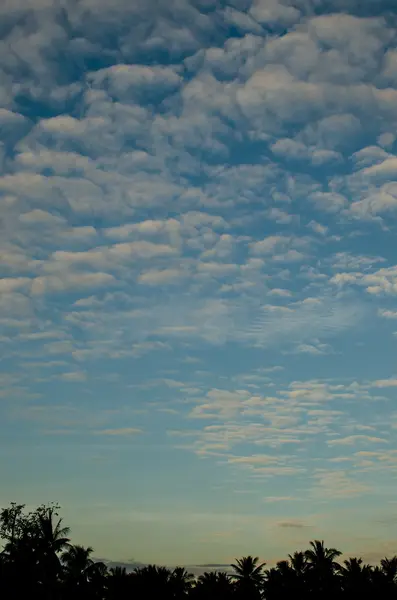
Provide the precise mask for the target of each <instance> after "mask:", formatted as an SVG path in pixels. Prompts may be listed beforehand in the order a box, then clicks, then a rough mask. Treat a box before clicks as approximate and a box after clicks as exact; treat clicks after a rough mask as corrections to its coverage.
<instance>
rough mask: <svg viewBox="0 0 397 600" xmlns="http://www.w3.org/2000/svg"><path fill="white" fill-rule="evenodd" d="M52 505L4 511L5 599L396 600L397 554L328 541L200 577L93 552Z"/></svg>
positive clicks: (1, 574)
mask: <svg viewBox="0 0 397 600" xmlns="http://www.w3.org/2000/svg"><path fill="white" fill-rule="evenodd" d="M58 510H59V508H58V506H57V505H55V504H50V505H42V506H39V507H38V508H36V509H35V510H33V511H30V512H29V511H28V512H27V511H26V510H25V506H24V505H23V504H15V503H14V504H11V505H10V506H9V507H7V508H3V509H2V510H0V538H1V541H2V549H1V551H0V583H1V587H0V590H1V600H19V599H24V598H30V597H33V598H36V597H37V598H40V600H148V599H149V600H150V599H152V598H153V599H156V600H157V599H159V600H160V599H161V600H262V599H263V600H295V599H296V600H300V599H302V600H331V599H332V600H355V598H360V600H377V599H380V600H392V599H393V600H395V599H396V598H397V556H393V557H391V558H384V559H382V560H381V561H380V564H379V565H377V566H370V565H367V564H364V563H363V561H362V559H361V558H355V557H351V558H347V559H345V560H344V561H343V562H341V563H339V562H338V561H337V559H338V558H339V556H340V555H341V552H340V551H339V550H337V549H336V548H328V547H326V546H325V545H324V542H323V541H319V540H314V541H312V542H310V545H309V548H308V549H307V550H305V551H296V552H293V553H292V554H289V555H288V556H287V558H286V559H285V560H280V561H278V562H277V564H276V565H275V566H273V567H271V568H268V569H266V570H265V569H264V567H265V564H264V563H260V562H259V559H258V557H254V556H245V557H242V558H239V559H236V561H235V563H234V564H232V565H231V573H226V572H223V571H210V572H205V573H203V574H201V575H200V576H199V577H198V578H197V579H196V578H195V577H194V576H193V575H192V574H191V573H189V572H188V571H187V570H186V569H185V568H184V567H175V568H174V569H170V568H167V567H162V566H157V565H147V566H144V567H141V568H137V569H135V570H134V571H133V572H131V573H127V571H126V569H125V568H124V567H117V566H116V567H111V568H109V569H108V568H107V567H106V565H105V564H104V563H103V562H100V561H95V560H94V559H93V549H92V548H91V547H90V546H88V547H85V546H80V545H73V544H71V542H70V539H69V529H68V528H67V527H65V526H64V525H63V522H62V519H61V518H60V517H59V515H58Z"/></svg>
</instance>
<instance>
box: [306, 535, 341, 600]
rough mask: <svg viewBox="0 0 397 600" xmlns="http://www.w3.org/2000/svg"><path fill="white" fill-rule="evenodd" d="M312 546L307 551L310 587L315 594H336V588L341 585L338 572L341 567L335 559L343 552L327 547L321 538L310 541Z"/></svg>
mask: <svg viewBox="0 0 397 600" xmlns="http://www.w3.org/2000/svg"><path fill="white" fill-rule="evenodd" d="M310 546H311V548H309V549H308V550H306V552H305V557H306V560H307V569H308V570H307V581H308V587H309V588H310V589H311V591H312V593H313V594H318V595H322V596H323V598H328V597H331V596H335V593H336V592H335V590H336V589H337V588H338V587H339V581H338V580H337V576H336V573H337V572H338V571H339V569H340V566H339V564H338V563H337V562H336V560H335V559H336V558H338V556H340V555H341V552H340V551H339V550H337V549H336V548H326V547H325V546H324V541H320V540H314V541H313V542H310Z"/></svg>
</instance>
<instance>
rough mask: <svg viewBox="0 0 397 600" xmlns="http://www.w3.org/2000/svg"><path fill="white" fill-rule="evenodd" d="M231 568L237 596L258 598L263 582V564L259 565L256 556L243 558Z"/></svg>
mask: <svg viewBox="0 0 397 600" xmlns="http://www.w3.org/2000/svg"><path fill="white" fill-rule="evenodd" d="M231 567H232V569H233V574H232V577H233V578H234V580H235V581H236V590H237V593H238V595H239V596H241V597H244V596H252V597H259V596H260V592H261V588H262V585H263V581H264V573H263V569H264V567H265V563H259V558H258V556H255V557H253V556H244V557H243V558H240V559H238V560H236V562H235V564H232V565H231Z"/></svg>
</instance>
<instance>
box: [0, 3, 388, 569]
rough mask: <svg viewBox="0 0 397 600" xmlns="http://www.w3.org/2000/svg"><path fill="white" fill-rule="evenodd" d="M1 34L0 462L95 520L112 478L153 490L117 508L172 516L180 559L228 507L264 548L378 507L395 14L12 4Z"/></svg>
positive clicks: (383, 8)
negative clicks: (207, 508) (183, 525)
mask: <svg viewBox="0 0 397 600" xmlns="http://www.w3.org/2000/svg"><path fill="white" fill-rule="evenodd" d="M0 18H1V20H2V23H3V26H2V30H1V46H0V79H1V81H2V86H1V90H0V165H1V176H0V195H1V202H2V209H1V219H2V225H3V232H2V236H1V240H0V252H1V271H0V327H1V338H0V339H1V342H2V343H3V345H4V347H5V348H6V351H5V352H4V356H3V359H2V361H1V363H0V366H1V373H0V385H1V390H0V394H1V397H2V398H3V399H4V401H2V404H1V408H0V414H1V426H0V427H1V429H2V430H4V436H5V437H4V439H5V440H6V441H5V444H6V445H7V448H8V449H9V451H10V452H11V451H13V448H14V447H15V444H17V443H19V442H18V440H19V441H20V440H22V439H23V440H24V442H23V443H24V444H25V445H28V448H25V446H24V448H25V450H27V451H28V455H29V457H31V464H30V463H29V464H30V466H29V469H30V468H31V469H32V470H33V471H37V472H38V473H39V474H40V473H43V471H45V472H46V473H47V474H48V477H49V479H46V478H45V477H44V476H42V475H38V477H39V479H40V485H41V488H42V489H43V491H46V490H48V489H49V487H48V486H49V483H48V481H49V480H50V479H51V477H52V475H53V474H54V473H57V472H58V470H57V464H59V460H62V461H63V462H62V464H65V473H67V475H65V477H69V479H70V480H68V484H69V490H70V493H69V496H68V497H69V499H70V501H71V502H72V504H73V503H74V505H76V506H77V505H79V502H82V497H83V496H85V498H86V500H85V501H86V502H87V503H88V502H90V500H91V499H92V498H93V495H94V492H93V490H94V489H96V490H97V491H96V494H102V495H103V497H104V498H106V502H108V503H109V504H110V505H111V504H112V502H114V499H115V496H116V494H117V490H118V489H120V488H122V487H123V485H127V484H124V483H123V482H124V481H125V473H126V472H127V470H128V469H130V471H131V475H132V476H131V480H136V479H139V480H140V481H143V480H145V481H149V482H150V484H148V487H145V486H143V487H142V490H141V491H140V494H141V495H139V497H137V499H136V502H137V503H138V504H139V503H143V504H144V503H146V502H148V501H149V500H150V502H152V503H153V502H155V501H156V499H159V498H160V497H161V498H162V499H163V500H162V502H164V505H166V504H167V503H169V504H170V505H172V506H173V508H174V509H175V510H177V509H178V506H179V505H180V507H181V508H183V510H185V508H186V507H185V508H184V507H183V506H182V500H181V499H182V498H185V500H186V502H190V504H191V507H192V509H191V512H192V515H193V516H192V518H191V525H190V526H189V527H190V529H189V532H188V534H187V535H189V536H190V537H189V539H190V540H194V539H196V538H195V536H196V534H197V535H198V534H200V535H201V533H203V535H204V536H207V534H208V536H210V534H211V531H212V529H211V523H212V522H213V520H214V519H215V520H216V519H217V518H218V516H219V514H220V512H221V510H223V507H224V505H225V504H228V506H229V508H230V506H231V505H230V498H232V497H236V498H237V495H236V496H234V495H233V492H244V493H240V494H239V495H238V497H239V502H236V505H235V510H236V511H237V512H239V511H240V513H241V514H243V513H244V512H245V513H246V512H247V511H248V510H250V509H249V507H250V506H251V505H250V502H249V500H248V498H250V497H251V498H252V497H255V498H257V499H259V500H260V507H261V508H260V511H261V514H263V515H265V516H266V519H268V522H274V523H275V524H276V526H277V527H279V528H282V529H284V530H285V531H284V533H283V535H285V536H286V539H287V537H288V532H289V531H292V530H294V529H295V530H297V529H303V528H305V527H306V526H307V525H306V523H311V522H313V523H314V522H316V523H317V522H319V519H318V520H313V519H311V517H312V515H313V514H315V513H316V512H318V511H317V504H321V506H323V505H324V503H325V504H327V513H328V514H330V515H335V514H336V510H337V506H338V503H340V502H341V501H343V502H344V503H345V504H346V510H347V511H349V510H350V508H349V507H351V506H353V505H352V504H349V502H352V501H356V499H357V497H358V496H363V497H364V496H365V499H366V504H365V506H366V507H367V508H368V510H372V509H375V500H374V498H375V496H374V494H375V492H376V494H378V496H379V494H382V497H383V498H384V501H385V502H387V501H388V498H389V496H388V494H390V490H389V487H388V478H389V476H390V472H391V471H392V470H393V469H395V462H396V448H395V444H394V437H393V431H394V429H393V427H394V423H395V420H396V419H395V412H394V409H393V399H394V396H393V389H394V388H395V386H396V372H395V366H394V364H393V358H392V357H393V356H394V353H395V343H396V338H395V336H393V333H395V331H394V329H397V328H396V327H394V322H395V319H396V316H397V313H396V310H395V296H396V294H397V255H396V251H395V243H394V240H395V233H396V231H395V215H396V211H397V186H396V183H395V179H396V175H397V157H396V154H395V152H396V150H397V136H396V134H395V131H397V47H396V39H397V38H396V35H395V34H396V26H397V20H396V14H395V6H394V4H393V3H391V2H389V1H379V2H376V3H374V2H372V3H363V2H358V0H348V1H345V2H342V1H339V0H330V1H325V0H324V1H322V0H319V1H317V2H315V3H308V2H303V1H300V0H296V1H292V0H272V1H271V2H270V1H268V0H233V1H231V2H229V3H228V4H227V3H212V4H211V3H206V2H201V1H200V0H170V2H154V0H153V1H152V0H147V1H146V2H145V3H137V2H127V1H126V0H116V1H115V2H113V3H111V4H109V3H106V2H104V1H102V0H81V1H80V2H77V3H76V2H69V1H67V0H66V2H64V3H63V5H62V7H61V6H60V5H59V3H57V2H54V1H52V0H43V1H41V0H29V1H27V2H22V1H18V2H14V3H12V4H10V3H3V4H2V6H1V7H0ZM45 432H53V433H54V435H51V436H50V437H46V438H45V444H46V445H47V446H48V448H47V449H48V453H47V454H46V456H47V458H46V459H45V460H46V461H47V462H46V468H45V469H44V470H43V469H42V465H43V462H42V461H43V460H44V459H43V455H42V451H41V450H40V448H41V447H42V446H41V444H42V443H43V442H42V439H43V438H42V436H43V433H45ZM363 432H364V433H363ZM60 433H62V438H59V439H58V436H59V434H60ZM93 434H95V435H93ZM60 439H61V440H62V441H61V442H60V441H59V440H60ZM65 447H66V448H67V452H66V453H65V452H62V448H63V449H64V448H65ZM363 448H370V450H363ZM341 451H342V455H341ZM18 456H20V458H19V459H18V461H19V462H18V468H19V469H20V470H21V477H23V470H24V469H25V471H26V469H27V468H28V467H27V465H26V463H25V462H24V461H23V460H22V458H21V457H22V455H21V454H18ZM137 456H142V457H144V458H143V459H142V461H138V460H137V459H136V457H137ZM199 459H200V462H198V460H199ZM95 461H99V462H100V464H101V465H102V468H103V469H104V471H103V473H102V474H101V475H98V474H95V473H94V474H93V470H92V465H93V464H96V462H95ZM336 463H338V464H339V467H341V465H343V468H338V469H336V468H335V464H336ZM39 465H40V468H39ZM106 465H108V466H106ZM203 465H204V466H203ZM107 468H108V469H109V470H108V471H106V469H107ZM196 469H197V470H196ZM202 469H203V470H204V471H203V470H202ZM87 473H91V476H92V477H93V481H94V484H93V486H92V487H90V488H89V489H88V488H87V489H84V493H83V492H82V491H81V490H82V488H81V485H82V482H83V483H84V482H85V481H86V474H87ZM181 473H194V474H195V478H193V479H192V480H191V481H190V482H189V486H187V483H186V482H187V480H185V479H184V478H183V477H182V476H181V475H180V474H181ZM203 473H204V474H205V477H204V479H200V478H201V477H202V476H203ZM106 474H107V476H109V477H112V478H113V479H112V481H114V486H112V488H111V489H110V490H109V489H108V488H107V489H106V490H105V488H104V487H103V481H105V480H106ZM164 474H166V475H167V477H168V479H166V480H165V478H164ZM4 480H5V483H6V485H7V486H9V488H10V489H11V490H13V487H12V486H13V483H12V481H11V480H10V481H8V480H7V474H4ZM270 480H271V487H269V486H268V482H269V481H270ZM87 481H88V480H87ZM95 486H97V487H95ZM123 489H124V488H123ZM270 489H271V493H270V491H269V490H270ZM30 491H31V492H32V494H33V491H32V490H30ZM30 491H29V487H28V486H27V494H28V496H29V494H30ZM124 491H125V493H123V494H121V496H122V497H123V498H128V497H129V492H130V491H131V490H129V489H128V490H127V488H126V489H125V490H124ZM204 492H205V497H204ZM307 494H308V497H309V498H310V501H309V503H307V504H306V505H305V508H304V511H305V512H304V514H303V513H302V505H299V506H300V508H299V509H298V508H297V507H298V503H297V500H298V499H299V498H301V497H303V496H305V495H306V496H307ZM33 496H34V494H33ZM65 497H66V496H65ZM208 498H210V499H211V502H212V505H213V511H214V512H213V514H212V513H211V515H210V516H208V515H209V513H208V514H207V513H203V514H205V515H207V516H206V517H203V519H201V520H200V526H199V527H198V528H197V530H196V529H195V523H196V521H195V519H194V514H196V515H197V514H199V513H200V514H201V512H200V505H201V503H204V504H205V502H206V500H208ZM153 499H155V500H153ZM61 500H62V498H61ZM27 501H30V498H29V497H28V498H27ZM281 501H283V502H282V505H287V508H288V514H287V516H286V517H285V515H284V517H285V518H284V517H282V516H280V512H279V511H280V507H279V504H280V503H281ZM178 503H179V504H178ZM378 505H379V502H378V501H377V504H376V506H378ZM363 506H364V505H363ZM294 507H295V508H294ZM153 508H154V510H158V511H160V510H161V509H162V506H161V502H160V500H158V505H156V506H154V507H153ZM120 510H121V509H120ZM230 510H231V508H230ZM255 510H257V509H255ZM294 511H295V512H296V514H294ZM363 511H364V508H363ZM185 512H186V511H185ZM231 512H232V510H231ZM298 513H299V514H298ZM159 514H160V512H159ZM165 514H166V511H165V512H164V515H165ZM184 514H185V513H184ZM363 515H364V513H363ZM256 516H258V515H256ZM131 518H132V517H131ZM159 518H160V517H159ZM364 518H365V515H364V516H363V519H364ZM186 519H187V522H189V519H188V516H187V517H186ZM206 519H207V520H206ZM272 519H273V521H272ZM357 519H358V517H357ZM357 519H356V520H354V519H352V520H350V521H349V522H348V523H345V524H344V526H346V527H347V528H348V529H349V532H350V535H351V537H352V539H354V538H355V536H357V544H359V539H358V538H359V535H360V531H361V529H360V527H361V525H360V523H359V522H358V520H357ZM160 520H161V518H160ZM163 520H164V522H165V521H166V518H165V517H164V519H163ZM132 522H133V519H132ZM203 522H205V523H207V524H208V531H203V532H201V526H202V523H203ZM365 522H366V523H367V520H366V521H365ZM134 527H135V525H134ZM205 527H206V525H205ZM205 527H204V529H205ZM367 527H368V528H369V525H367ZM93 529H94V530H95V529H97V527H93ZM199 529H200V531H198V530H199ZM134 531H135V530H134ZM148 531H149V530H148ZM310 531H311V532H312V530H310ZM315 531H316V529H315V526H314V525H313V532H314V533H315ZM368 531H369V530H368ZM325 533H327V532H326V531H325ZM151 535H154V537H151ZM178 535H179V534H178ZM251 535H252V536H253V543H254V544H255V539H256V538H255V535H256V533H255V531H254V528H253V529H252V531H251ZM155 536H156V534H155V533H153V532H151V534H150V535H148V536H145V537H147V539H148V540H152V543H153V544H154V545H157V543H155V542H153V540H155V539H157V538H156V537H155ZM94 537H95V536H94ZM121 537H122V536H121ZM182 538H183V535H182V534H181V539H182ZM200 539H201V538H200ZM206 539H207V538H206ZM208 539H209V537H208ZM222 539H223V537H222V536H219V539H218V540H217V542H216V544H217V548H218V551H219V555H218V556H214V560H215V561H218V560H220V561H223V560H224V557H225V556H227V553H226V552H224V549H225V548H226V544H227V541H224V542H223V541H222ZM178 540H179V538H178V536H176V537H175V551H174V552H175V556H172V552H171V555H170V554H169V552H168V550H169V549H167V556H166V555H165V554H164V557H165V556H166V558H164V559H163V558H162V556H163V555H161V552H162V551H163V550H159V553H160V554H159V556H156V557H154V556H152V555H150V549H149V546H148V547H147V548H146V549H145V547H143V548H142V552H141V550H139V556H140V557H141V556H142V557H143V556H145V553H146V555H147V557H149V555H150V557H149V559H148V560H149V562H151V561H152V559H153V560H154V559H155V558H156V559H157V560H159V561H160V562H161V561H163V560H166V561H167V562H168V563H169V564H171V563H173V562H174V561H175V563H176V562H178V561H179V560H181V557H182V554H181V547H182V546H181V545H178V544H179V541H178ZM225 540H227V535H225ZM90 542H91V540H90ZM112 543H113V542H112ZM124 543H125V542H123V541H120V542H114V548H112V549H110V550H108V548H105V547H101V546H100V544H101V542H100V540H99V548H97V551H98V552H99V553H101V554H103V555H105V553H106V552H108V551H109V552H111V553H113V554H114V556H116V555H117V556H120V555H121V554H123V552H124V551H125V552H127V549H126V547H124V546H123V544H124ZM181 543H182V542H181ZM93 544H94V545H95V539H94V540H93ZM117 544H119V545H117ZM143 544H145V542H144V543H143ZM147 544H149V541H148V542H147ZM222 544H224V545H223V546H222ZM160 546H161V545H160ZM191 546H192V547H193V548H194V547H195V544H194V543H192V544H191ZM262 550H263V548H261V549H260V550H259V548H258V550H257V553H259V552H262ZM288 550H290V548H288ZM364 550H365V548H364ZM249 551H250V552H251V551H252V552H255V548H253V549H252V550H251V549H249ZM280 551H281V550H280ZM178 552H179V554H178ZM200 552H201V554H200ZM125 556H128V554H125ZM186 560H188V562H190V563H191V564H202V563H205V562H207V561H208V553H206V551H205V549H203V548H202V549H201V550H200V549H199V550H197V551H196V550H192V556H191V557H188V559H186Z"/></svg>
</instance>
